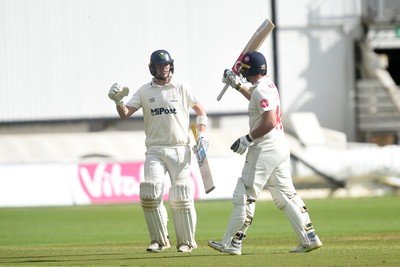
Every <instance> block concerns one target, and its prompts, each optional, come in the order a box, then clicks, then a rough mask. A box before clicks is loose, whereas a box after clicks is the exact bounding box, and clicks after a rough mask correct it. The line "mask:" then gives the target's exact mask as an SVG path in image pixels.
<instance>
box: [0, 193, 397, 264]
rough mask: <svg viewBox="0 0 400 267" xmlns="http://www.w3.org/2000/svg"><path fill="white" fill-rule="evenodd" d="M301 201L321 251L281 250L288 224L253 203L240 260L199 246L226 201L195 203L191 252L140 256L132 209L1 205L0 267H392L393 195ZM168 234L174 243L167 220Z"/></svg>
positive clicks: (219, 227)
mask: <svg viewBox="0 0 400 267" xmlns="http://www.w3.org/2000/svg"><path fill="white" fill-rule="evenodd" d="M306 203H307V205H308V207H309V209H310V214H311V219H312V221H313V223H314V226H315V228H316V229H317V233H318V235H319V236H320V238H321V240H322V241H323V242H324V246H323V247H322V248H321V249H318V250H316V251H313V252H310V253H307V254H290V253H288V250H289V249H290V248H292V247H294V246H296V245H297V238H296V237H295V234H294V232H293V230H292V229H291V227H290V225H289V222H288V221H287V220H286V218H285V217H284V214H283V213H282V212H281V211H280V210H278V209H277V208H276V207H275V205H274V204H273V203H272V202H270V201H261V202H258V204H257V209H256V214H255V218H254V221H253V224H252V226H251V228H250V229H249V231H248V232H247V239H246V240H245V241H244V245H243V248H242V253H243V254H242V255H241V256H230V255H226V254H222V253H219V252H217V251H215V250H213V249H211V248H209V247H208V246H207V241H208V240H210V239H214V240H218V239H220V238H221V237H222V235H223V233H224V230H225V227H226V225H227V223H228V219H229V216H230V212H231V207H232V204H231V201H199V202H196V208H197V214H198V224H197V232H196V239H197V243H198V246H199V247H198V249H196V250H194V251H193V252H192V253H178V252H176V249H175V246H173V248H171V249H168V250H165V251H163V252H161V253H148V252H146V247H147V245H148V244H149V240H148V234H147V228H146V225H145V222H144V217H143V214H142V210H141V207H140V206H139V204H124V205H99V206H75V207H37V208H1V209H0V266H10V265H25V266H158V267H160V266H252V267H255V266H400V197H399V196H388V197H376V198H360V199H324V200H320V199H318V200H317V199H316V200H307V201H306ZM168 208H169V207H168ZM169 230H170V237H171V241H172V242H173V243H174V241H175V231H174V228H173V222H172V221H171V220H170V224H169ZM174 244H175V243H174Z"/></svg>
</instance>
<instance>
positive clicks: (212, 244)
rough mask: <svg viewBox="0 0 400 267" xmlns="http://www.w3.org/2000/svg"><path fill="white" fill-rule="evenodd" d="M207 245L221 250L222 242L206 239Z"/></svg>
mask: <svg viewBox="0 0 400 267" xmlns="http://www.w3.org/2000/svg"><path fill="white" fill-rule="evenodd" d="M208 245H209V246H210V247H212V248H213V249H215V250H218V251H219V252H222V244H221V243H219V242H217V241H208Z"/></svg>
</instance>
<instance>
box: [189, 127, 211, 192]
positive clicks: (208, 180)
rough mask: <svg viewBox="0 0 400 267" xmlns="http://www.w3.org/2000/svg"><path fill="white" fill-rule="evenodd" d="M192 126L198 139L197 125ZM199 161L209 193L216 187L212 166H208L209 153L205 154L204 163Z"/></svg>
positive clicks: (205, 188)
mask: <svg viewBox="0 0 400 267" xmlns="http://www.w3.org/2000/svg"><path fill="white" fill-rule="evenodd" d="M191 128H192V132H193V136H194V140H196V139H197V134H196V126H195V125H194V124H192V125H191ZM198 163H199V169H200V174H201V178H202V179H203V185H204V190H205V191H206V194H208V193H210V192H211V191H213V190H214V189H215V186H214V181H213V178H212V175H211V171H210V166H208V160H207V155H205V157H204V160H203V163H201V162H198Z"/></svg>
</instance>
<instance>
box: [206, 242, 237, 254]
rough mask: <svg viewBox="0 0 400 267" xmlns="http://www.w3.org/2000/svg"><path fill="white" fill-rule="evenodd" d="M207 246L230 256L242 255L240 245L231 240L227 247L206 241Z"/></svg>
mask: <svg viewBox="0 0 400 267" xmlns="http://www.w3.org/2000/svg"><path fill="white" fill-rule="evenodd" d="M208 245H209V246H210V247H212V248H213V249H215V250H218V251H219V252H223V253H228V254H230V255H242V243H239V242H235V241H233V240H232V242H231V243H230V244H229V245H228V246H223V245H222V244H221V243H219V242H217V241H208Z"/></svg>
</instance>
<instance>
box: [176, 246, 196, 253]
mask: <svg viewBox="0 0 400 267" xmlns="http://www.w3.org/2000/svg"><path fill="white" fill-rule="evenodd" d="M192 250H193V248H192V247H191V246H188V245H186V244H182V245H180V246H179V247H178V252H192Z"/></svg>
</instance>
